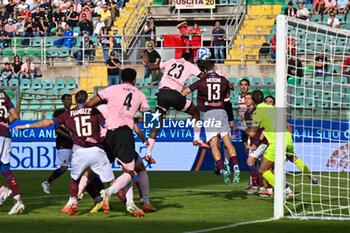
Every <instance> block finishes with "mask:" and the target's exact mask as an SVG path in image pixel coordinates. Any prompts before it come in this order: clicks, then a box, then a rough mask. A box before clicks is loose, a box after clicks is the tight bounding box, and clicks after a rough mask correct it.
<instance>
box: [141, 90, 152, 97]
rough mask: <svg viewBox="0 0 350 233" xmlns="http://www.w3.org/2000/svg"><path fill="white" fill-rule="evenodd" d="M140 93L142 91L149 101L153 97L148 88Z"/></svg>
mask: <svg viewBox="0 0 350 233" xmlns="http://www.w3.org/2000/svg"><path fill="white" fill-rule="evenodd" d="M140 91H141V92H142V93H143V94H145V96H146V98H147V99H149V98H150V97H151V92H150V90H149V89H147V88H142V89H141V90H140Z"/></svg>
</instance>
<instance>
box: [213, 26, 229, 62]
mask: <svg viewBox="0 0 350 233" xmlns="http://www.w3.org/2000/svg"><path fill="white" fill-rule="evenodd" d="M225 34H226V32H225V30H224V29H223V28H221V25H220V21H216V22H215V28H214V29H213V31H212V36H211V43H210V47H213V46H214V57H215V60H216V61H215V62H216V63H224V59H225V53H224V50H225V47H224V46H225V44H226V43H225V39H226V35H225ZM219 59H221V60H219Z"/></svg>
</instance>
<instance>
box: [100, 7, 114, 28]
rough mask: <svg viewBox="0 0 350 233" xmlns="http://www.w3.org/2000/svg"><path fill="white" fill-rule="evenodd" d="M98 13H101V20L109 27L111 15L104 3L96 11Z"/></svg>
mask: <svg viewBox="0 0 350 233" xmlns="http://www.w3.org/2000/svg"><path fill="white" fill-rule="evenodd" d="M98 14H99V15H101V20H102V21H103V22H105V25H106V27H110V26H111V24H112V16H111V11H110V10H108V6H107V5H106V4H105V5H103V7H102V8H101V9H100V10H99V11H98Z"/></svg>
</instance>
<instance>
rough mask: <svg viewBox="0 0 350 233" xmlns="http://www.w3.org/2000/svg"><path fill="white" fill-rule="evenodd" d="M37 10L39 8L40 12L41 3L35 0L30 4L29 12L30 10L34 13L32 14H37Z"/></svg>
mask: <svg viewBox="0 0 350 233" xmlns="http://www.w3.org/2000/svg"><path fill="white" fill-rule="evenodd" d="M37 8H39V10H40V1H39V0H33V1H32V2H31V3H30V4H29V10H30V12H32V13H33V14H34V13H35V12H37V11H36V9H37Z"/></svg>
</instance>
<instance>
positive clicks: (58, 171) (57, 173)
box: [47, 168, 64, 184]
mask: <svg viewBox="0 0 350 233" xmlns="http://www.w3.org/2000/svg"><path fill="white" fill-rule="evenodd" d="M63 174H64V171H63V170H62V169H61V168H57V169H56V170H54V171H53V172H52V174H51V176H49V178H48V179H47V182H49V184H51V182H52V181H54V180H56V179H57V178H58V177H60V176H61V175H63Z"/></svg>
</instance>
